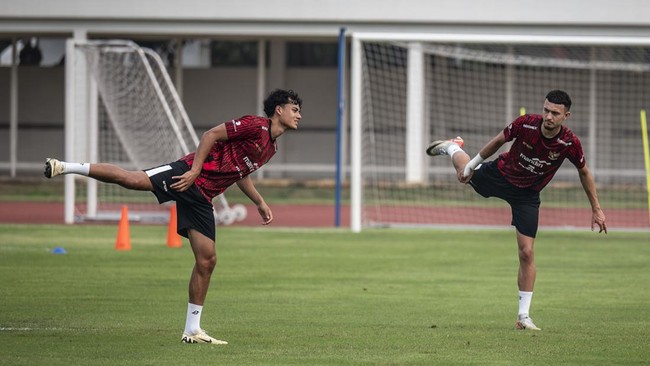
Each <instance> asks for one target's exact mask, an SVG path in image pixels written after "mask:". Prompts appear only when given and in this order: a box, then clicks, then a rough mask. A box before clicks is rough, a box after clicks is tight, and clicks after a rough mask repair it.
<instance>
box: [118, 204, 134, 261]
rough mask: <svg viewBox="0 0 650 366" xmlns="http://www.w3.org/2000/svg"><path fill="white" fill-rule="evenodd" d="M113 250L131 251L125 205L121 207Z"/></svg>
mask: <svg viewBox="0 0 650 366" xmlns="http://www.w3.org/2000/svg"><path fill="white" fill-rule="evenodd" d="M115 250H131V233H130V230H129V209H128V208H127V207H126V205H124V206H122V215H121V216H120V224H119V226H118V227H117V241H115Z"/></svg>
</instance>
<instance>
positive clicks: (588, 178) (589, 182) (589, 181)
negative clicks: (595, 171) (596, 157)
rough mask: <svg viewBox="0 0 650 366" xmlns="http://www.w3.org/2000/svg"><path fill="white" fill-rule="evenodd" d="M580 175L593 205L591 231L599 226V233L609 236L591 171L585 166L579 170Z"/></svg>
mask: <svg viewBox="0 0 650 366" xmlns="http://www.w3.org/2000/svg"><path fill="white" fill-rule="evenodd" d="M578 175H579V176H580V183H581V184H582V188H583V189H584V190H585V193H586V194H587V198H588V199H589V203H590V204H591V230H592V231H593V230H594V224H597V225H598V227H599V228H600V230H598V232H599V233H602V232H603V231H604V232H605V234H607V224H606V223H605V213H604V212H603V210H602V209H601V208H600V203H599V202H598V193H597V192H596V183H595V182H594V178H593V176H592V175H591V171H590V170H589V168H588V167H587V165H586V164H585V166H583V167H582V168H581V169H578Z"/></svg>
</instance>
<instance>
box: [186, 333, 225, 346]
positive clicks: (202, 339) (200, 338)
mask: <svg viewBox="0 0 650 366" xmlns="http://www.w3.org/2000/svg"><path fill="white" fill-rule="evenodd" d="M181 342H182V343H209V344H215V345H219V344H228V342H226V341H221V340H218V339H215V338H212V337H210V336H209V335H208V334H207V333H206V332H205V331H204V330H203V329H201V330H200V331H199V332H198V333H196V334H194V335H190V334H187V333H183V337H182V338H181Z"/></svg>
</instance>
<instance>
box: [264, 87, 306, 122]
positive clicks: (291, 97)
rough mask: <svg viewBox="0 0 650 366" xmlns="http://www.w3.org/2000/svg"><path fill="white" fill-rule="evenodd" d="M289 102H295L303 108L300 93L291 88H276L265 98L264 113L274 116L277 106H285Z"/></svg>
mask: <svg viewBox="0 0 650 366" xmlns="http://www.w3.org/2000/svg"><path fill="white" fill-rule="evenodd" d="M287 103H291V104H295V105H297V106H298V107H300V108H302V99H300V97H299V96H298V93H296V92H295V91H293V90H291V89H289V90H283V89H275V90H274V91H272V92H271V94H269V96H268V97H266V99H264V113H266V116H267V117H269V118H270V117H273V114H275V107H277V106H283V105H285V104H287Z"/></svg>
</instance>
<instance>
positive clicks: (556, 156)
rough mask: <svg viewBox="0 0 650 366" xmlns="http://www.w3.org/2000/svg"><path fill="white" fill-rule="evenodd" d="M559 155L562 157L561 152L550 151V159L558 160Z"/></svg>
mask: <svg viewBox="0 0 650 366" xmlns="http://www.w3.org/2000/svg"><path fill="white" fill-rule="evenodd" d="M559 157H560V153H559V152H554V151H549V153H548V158H549V159H550V160H557V158H559Z"/></svg>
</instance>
